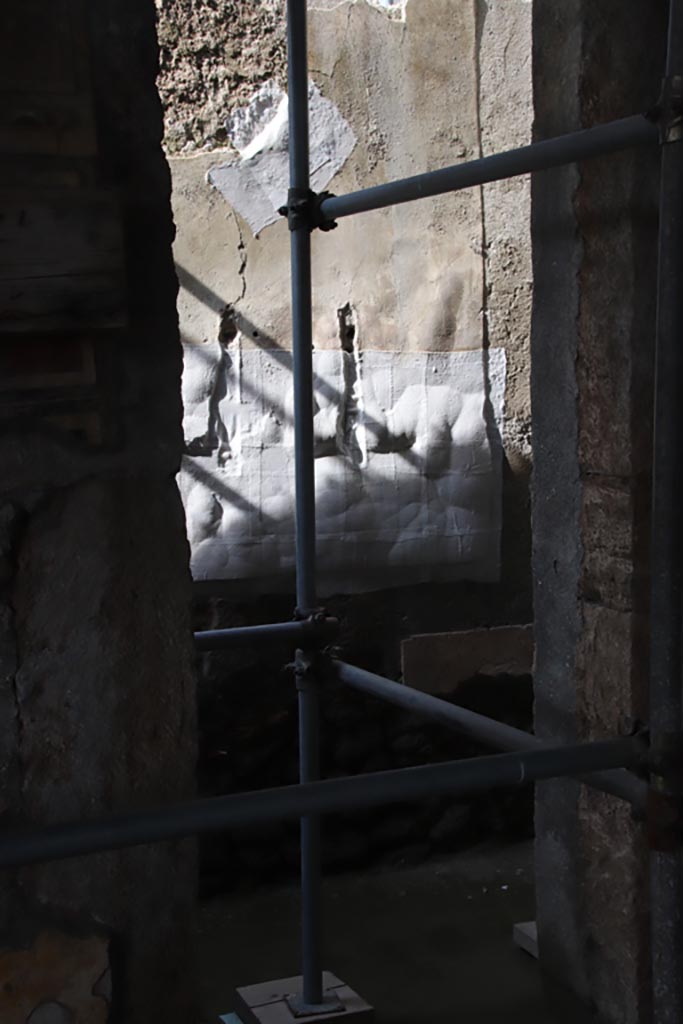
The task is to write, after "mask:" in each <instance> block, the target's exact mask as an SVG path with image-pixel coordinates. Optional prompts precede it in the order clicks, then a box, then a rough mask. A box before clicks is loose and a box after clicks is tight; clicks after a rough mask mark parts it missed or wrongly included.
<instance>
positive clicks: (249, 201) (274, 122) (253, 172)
mask: <svg viewBox="0 0 683 1024" xmlns="http://www.w3.org/2000/svg"><path fill="white" fill-rule="evenodd" d="M288 106H289V105H288V99H287V95H286V93H284V92H283V91H282V89H281V88H280V86H279V85H277V84H276V83H275V82H265V83H264V85H262V86H261V88H260V89H259V90H258V91H257V93H256V94H255V96H254V97H253V99H252V100H251V102H250V103H249V104H248V106H247V107H242V108H240V109H239V110H237V111H235V113H234V114H232V115H231V116H230V117H229V118H228V120H227V121H226V123H225V127H226V130H227V133H228V138H229V139H230V141H231V142H232V143H233V145H234V146H235V148H236V149H237V150H238V151H239V154H240V155H239V157H238V158H235V159H233V160H230V161H229V162H228V163H225V164H221V165H220V166H218V167H212V168H211V170H210V171H209V174H208V180H209V183H210V184H211V185H213V186H214V187H215V188H217V189H218V191H219V192H220V193H221V195H222V196H223V197H224V198H225V199H227V201H228V202H229V203H230V205H231V206H232V207H233V208H234V209H235V210H237V212H238V213H240V214H241V215H242V217H243V218H244V219H245V220H246V222H247V224H248V225H249V227H250V228H251V230H252V231H253V233H254V234H255V235H258V233H259V232H260V231H262V230H263V228H265V227H267V226H268V225H269V224H274V223H275V222H276V221H278V220H279V219H280V214H279V213H278V212H277V211H278V208H279V207H281V206H283V205H284V203H286V201H287V188H288V184H289V130H288V123H287V117H288ZM308 118H309V126H310V138H311V153H310V167H311V188H312V189H313V190H314V191H316V192H321V191H322V190H323V189H324V188H325V186H326V185H328V184H329V183H330V181H331V180H332V178H333V177H334V175H335V174H336V173H337V171H339V170H340V169H341V168H342V167H343V166H344V163H345V162H346V159H347V157H348V156H349V155H350V154H351V152H352V151H353V147H354V146H355V144H356V137H355V135H354V134H353V132H352V130H351V128H350V126H349V125H348V123H347V122H346V121H345V120H344V118H343V117H342V116H341V114H340V113H339V111H338V110H337V108H336V107H335V105H334V103H331V102H330V101H329V100H326V99H325V98H324V97H323V96H322V95H321V93H320V90H319V89H318V88H317V86H316V85H314V83H313V82H310V83H309V89H308Z"/></svg>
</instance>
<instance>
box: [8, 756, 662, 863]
mask: <svg viewBox="0 0 683 1024" xmlns="http://www.w3.org/2000/svg"><path fill="white" fill-rule="evenodd" d="M646 760H647V748H646V746H645V744H644V743H643V741H642V740H641V739H640V738H639V737H629V738H627V739H616V740H604V741H601V742H599V743H584V744H578V745H576V746H567V747H549V748H544V749H540V750H528V751H522V752H518V753H514V754H495V755H494V756H492V757H474V758H469V759H467V760H462V761H446V762H444V763H442V764H434V765H423V766H420V767H417V768H401V769H398V770H396V771H387V772H375V773H373V774H371V775H356V776H354V777H352V778H343V779H328V780H325V781H323V782H309V783H306V784H302V785H298V786H282V787H279V788H277V789H264V790H258V791H256V792H252V793H237V794H234V795H231V796H219V797H211V798H209V799H204V800H193V801H189V802H186V803H180V804H171V805H169V806H166V807H156V808H154V807H152V808H147V809H143V810H137V811H132V812H130V813H128V814H119V815H112V816H109V817H105V818H100V819H98V820H95V821H89V822H80V823H73V824H71V823H66V824H57V825H47V826H43V827H42V828H41V827H36V828H31V829H24V830H21V831H19V830H17V831H15V832H8V831H5V832H4V834H2V837H1V838H0V867H5V868H9V867H21V866H25V865H28V864H39V863H42V862H45V861H52V860H63V859H65V858H67V857H79V856H82V855H84V854H90V853H99V852H102V851H106V850H119V849H123V848H124V847H128V846H141V845H144V844H146V843H153V842H162V841H164V840H171V839H183V838H185V837H187V836H193V835H202V834H204V833H209V832H221V831H223V830H225V829H229V828H238V827H244V826H251V825H260V824H263V823H265V822H271V821H287V820H291V819H294V818H300V817H302V816H305V815H320V814H329V813H332V812H335V811H348V810H354V809H357V808H360V807H374V806H378V805H381V804H390V803H404V802H409V801H412V800H420V799H422V798H423V797H430V796H439V795H446V794H448V795H451V796H455V795H462V794H466V793H476V792H479V791H482V790H487V789H492V788H494V787H499V786H500V787H515V786H522V785H524V784H525V783H528V782H534V781H536V780H538V779H552V778H557V777H558V776H564V775H581V774H583V773H584V772H587V771H593V770H600V769H605V768H619V767H626V768H635V767H638V766H642V765H643V764H644V763H645V762H646Z"/></svg>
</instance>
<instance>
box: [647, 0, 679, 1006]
mask: <svg viewBox="0 0 683 1024" xmlns="http://www.w3.org/2000/svg"><path fill="white" fill-rule="evenodd" d="M669 17H670V22H669V42H668V53H667V62H666V74H665V78H664V87H663V93H662V111H661V115H662V125H661V129H662V168H661V193H660V228H659V276H658V296H657V344H656V357H655V358H656V369H655V427H654V453H653V479H652V493H653V503H652V548H651V573H652V606H651V622H650V638H651V640H650V643H651V650H650V729H651V741H652V749H653V755H654V757H655V758H660V760H661V762H662V767H660V769H659V774H655V775H654V777H653V790H652V791H653V800H654V801H655V802H656V806H657V807H660V808H661V807H662V806H667V805H668V806H670V807H671V808H675V807H676V805H677V803H678V802H679V801H680V793H676V792H675V791H672V786H671V784H670V783H667V781H666V780H665V778H664V777H663V776H664V775H665V773H666V772H667V762H669V761H670V759H671V758H672V757H673V756H676V755H678V754H679V751H677V749H676V748H677V747H678V746H679V745H680V733H681V725H682V716H681V711H682V702H681V672H682V670H683V659H682V656H681V654H682V651H681V646H682V645H681V629H682V627H683V587H682V578H681V577H682V558H683V543H682V538H681V521H680V516H681V506H682V502H683V487H682V485H681V466H682V465H683V289H682V287H681V281H683V141H682V140H683V125H682V119H683V117H682V115H683V2H682V0H671V7H670V15H669ZM655 770H656V771H657V769H655ZM677 817H678V815H676V814H674V818H677ZM655 831H656V830H655ZM677 831H679V830H677ZM658 838H659V841H657V839H655V841H654V842H653V846H654V847H655V848H654V849H652V851H651V855H650V908H651V933H650V941H651V946H652V989H653V1020H654V1024H680V1021H682V1020H683V964H682V963H681V951H682V950H683V852H682V847H681V838H680V835H672V836H671V842H666V841H661V837H658Z"/></svg>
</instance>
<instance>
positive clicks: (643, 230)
mask: <svg viewBox="0 0 683 1024" xmlns="http://www.w3.org/2000/svg"><path fill="white" fill-rule="evenodd" d="M664 6H665V5H648V6H647V7H646V8H644V7H642V5H640V4H637V3H633V4H623V3H622V4H617V3H606V4H600V5H595V4H590V3H588V4H587V3H583V2H576V3H570V4H563V5H561V6H558V5H557V4H554V3H551V2H548V3H538V4H536V5H535V12H534V39H535V49H534V95H535V110H536V131H537V133H538V136H539V137H549V136H552V135H557V134H559V133H561V132H565V131H571V130H575V129H577V128H581V127H589V126H591V125H593V124H597V123H601V122H603V121H609V120H611V119H613V118H617V117H623V116H626V115H628V114H632V113H634V112H638V111H644V110H647V109H649V108H650V107H652V106H653V104H654V103H655V102H656V99H657V96H658V89H659V79H660V76H661V69H662V66H663V64H662V61H663V47H664V37H665V30H664V24H663V18H664V13H665V11H664ZM598 7H599V9H598ZM657 189H658V174H657V154H656V152H651V153H647V152H637V153H633V154H628V153H626V154H622V155H619V156H618V157H611V158H604V159H601V160H596V161H592V162H590V163H587V164H585V165H580V166H578V167H577V166H570V167H568V168H565V169H562V170H557V171H552V172H547V173H546V174H544V175H538V176H537V177H536V178H535V180H534V184H533V190H532V199H533V203H532V232H533V239H534V295H535V300H534V319H533V331H532V392H533V413H534V418H533V430H534V505H533V523H534V562H533V569H534V590H535V601H534V603H535V612H536V614H535V634H536V664H535V696H536V729H537V732H538V733H539V734H540V735H542V736H543V737H547V738H548V739H554V740H558V741H560V740H561V741H564V742H568V741H572V740H575V739H577V738H579V739H597V738H600V737H603V736H607V735H614V734H615V733H619V732H620V731H622V730H623V729H624V728H627V724H626V723H627V722H628V719H629V718H631V719H638V718H640V719H645V717H646V706H647V705H646V701H647V691H646V681H647V648H646V642H645V638H646V636H647V594H648V589H649V583H648V575H647V544H648V539H647V538H648V501H649V497H648V492H649V472H650V463H651V455H650V445H651V414H652V409H651V388H652V359H653V351H654V315H655V273H656V270H655V268H656V227H657V206H656V204H657ZM536 833H537V839H536V863H537V897H538V926H539V941H540V952H541V959H542V962H543V963H544V964H545V966H546V967H547V969H548V970H549V971H552V972H553V973H554V974H556V975H557V976H559V977H561V978H562V979H564V980H565V981H566V982H569V983H570V984H571V985H572V986H573V987H574V988H575V989H576V990H577V991H578V992H580V993H581V994H582V995H583V997H584V998H585V999H587V1000H588V1001H590V1002H591V1003H592V1004H593V1005H594V1006H595V1008H596V1009H597V1011H598V1012H599V1013H600V1014H601V1015H602V1019H605V1020H606V1021H610V1022H612V1021H613V1022H615V1024H616V1022H617V1021H618V1022H619V1024H636V1022H639V1024H640V1022H645V1021H648V1020H649V1017H648V998H649V997H648V954H647V937H646V926H645V915H646V910H647V908H646V896H645V893H646V891H647V890H646V866H647V861H646V852H645V846H644V836H643V833H642V829H641V827H640V826H638V825H636V824H635V823H634V822H633V821H632V820H631V815H630V812H629V809H628V808H627V807H625V806H624V805H623V804H621V803H620V802H618V801H616V800H614V799H612V798H610V797H607V796H604V795H602V794H598V793H595V792H593V791H588V790H586V789H583V788H580V787H579V786H578V785H577V784H575V783H571V782H568V781H563V782H552V783H544V784H543V785H541V786H539V787H538V797H537V805H536Z"/></svg>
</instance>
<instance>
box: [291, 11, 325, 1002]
mask: <svg viewBox="0 0 683 1024" xmlns="http://www.w3.org/2000/svg"><path fill="white" fill-rule="evenodd" d="M306 4H307V0H287V62H288V63H287V75H288V88H289V184H290V189H296V190H298V191H301V192H304V193H305V192H307V191H308V189H309V186H310V178H309V140H308V45H307V44H308V40H307V25H306ZM290 253H291V273H292V356H293V375H294V461H295V482H296V499H295V505H296V600H297V607H298V610H299V612H300V613H301V614H302V615H312V614H313V613H314V612H315V608H316V603H317V601H316V579H315V569H316V565H315V559H316V529H315V459H314V435H313V327H312V316H311V236H310V231H309V230H308V228H307V227H305V226H299V227H295V228H294V229H293V230H292V231H291V232H290ZM303 658H305V654H304V652H299V654H298V661H299V669H300V671H299V673H298V690H299V779H300V782H301V783H302V784H308V783H312V782H315V781H316V780H317V779H318V778H319V767H318V761H319V754H318V749H319V744H320V739H319V730H320V725H319V711H318V692H317V683H316V679H315V677H314V675H313V673H312V672H310V671H309V672H302V671H301V665H302V659H303ZM301 929H302V936H301V937H302V975H303V993H302V999H303V1003H304V1004H305V1005H308V1006H311V1007H313V1006H319V1005H320V1004H322V1002H323V972H322V886H321V852H320V821H319V820H318V818H317V817H315V816H311V815H306V816H305V817H303V818H302V819H301Z"/></svg>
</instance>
